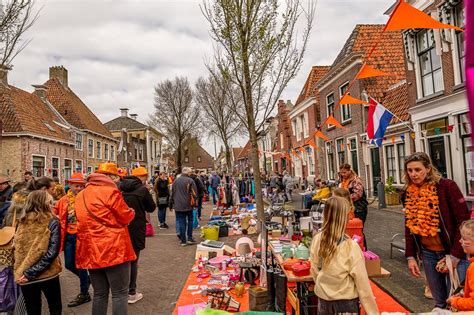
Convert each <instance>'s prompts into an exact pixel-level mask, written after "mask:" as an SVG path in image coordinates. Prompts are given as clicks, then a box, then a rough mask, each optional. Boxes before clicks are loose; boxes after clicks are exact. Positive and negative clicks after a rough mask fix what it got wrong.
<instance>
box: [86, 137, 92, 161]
mask: <svg viewBox="0 0 474 315" xmlns="http://www.w3.org/2000/svg"><path fill="white" fill-rule="evenodd" d="M87 151H88V152H87V156H88V157H90V158H93V157H94V140H92V139H89V141H88V142H87Z"/></svg>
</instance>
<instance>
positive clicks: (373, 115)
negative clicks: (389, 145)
mask: <svg viewBox="0 0 474 315" xmlns="http://www.w3.org/2000/svg"><path fill="white" fill-rule="evenodd" d="M392 117H393V114H392V113H391V112H390V111H389V110H388V109H386V108H385V107H383V106H382V104H380V103H379V102H377V101H376V100H374V99H373V98H372V97H369V119H368V121H367V136H368V137H369V139H371V140H372V142H373V143H375V144H376V145H377V146H378V147H380V146H381V145H382V141H383V136H384V135H385V130H387V127H388V125H390V121H391V120H392Z"/></svg>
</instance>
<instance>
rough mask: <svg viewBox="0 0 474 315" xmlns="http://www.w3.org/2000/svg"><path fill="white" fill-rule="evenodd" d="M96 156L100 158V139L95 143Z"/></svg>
mask: <svg viewBox="0 0 474 315" xmlns="http://www.w3.org/2000/svg"><path fill="white" fill-rule="evenodd" d="M96 158H98V159H101V158H102V145H101V143H100V141H97V145H96Z"/></svg>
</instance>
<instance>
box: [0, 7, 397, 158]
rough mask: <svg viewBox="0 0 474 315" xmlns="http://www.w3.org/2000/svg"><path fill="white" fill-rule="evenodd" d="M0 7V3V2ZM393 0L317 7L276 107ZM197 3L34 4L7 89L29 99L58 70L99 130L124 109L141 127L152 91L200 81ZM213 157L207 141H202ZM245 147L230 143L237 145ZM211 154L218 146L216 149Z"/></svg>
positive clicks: (202, 33) (204, 27) (203, 28)
mask: <svg viewBox="0 0 474 315" xmlns="http://www.w3.org/2000/svg"><path fill="white" fill-rule="evenodd" d="M0 1H1V0H0ZM394 2H395V0H319V1H318V3H317V13H316V19H315V27H314V30H313V32H312V35H311V38H310V43H309V45H308V50H307V52H306V56H305V61H304V64H303V67H302V69H301V70H300V72H299V74H298V76H297V77H296V78H295V79H294V80H293V81H292V82H290V84H289V86H288V88H287V89H286V90H285V92H284V93H283V95H282V99H285V100H286V99H290V100H292V101H295V100H296V98H297V96H298V94H299V92H300V91H301V88H302V86H303V84H304V82H305V80H306V77H307V75H308V73H309V70H310V69H311V66H313V65H329V64H331V63H332V61H333V60H334V58H335V57H336V55H337V54H338V52H339V51H340V49H341V48H342V46H343V45H344V43H345V41H346V39H347V37H348V36H349V35H350V33H351V32H352V30H353V28H354V26H355V25H356V24H371V23H385V22H386V21H387V19H388V17H387V16H384V15H383V13H384V12H385V11H386V10H387V9H388V8H389V7H390V6H391V5H392V4H393V3H394ZM200 3H201V1H199V0H172V1H164V0H113V1H112V0H110V1H108V0H37V7H38V8H39V7H42V10H41V13H40V17H39V20H38V22H37V23H36V24H35V25H34V26H33V28H32V29H31V30H30V31H29V32H28V33H27V34H26V35H25V39H32V42H31V43H30V44H29V46H28V47H27V48H26V49H25V50H24V51H23V52H22V53H21V54H20V55H19V56H18V57H17V58H16V59H15V60H14V61H13V65H14V68H13V70H12V71H11V73H10V74H9V82H10V84H12V85H15V86H17V87H20V88H23V89H25V90H27V91H32V87H31V84H39V83H43V82H45V81H46V80H47V79H48V68H49V67H50V66H54V65H63V66H64V67H66V68H67V69H68V72H69V86H70V87H71V88H72V89H73V90H74V91H75V92H76V93H77V94H78V95H79V96H80V97H81V99H82V100H83V101H84V102H85V103H86V104H87V105H88V106H89V107H90V108H91V109H92V111H93V112H94V113H95V114H96V115H97V116H98V117H99V119H100V120H101V121H102V122H107V121H109V120H111V119H113V118H115V117H117V116H118V115H120V112H119V108H121V107H128V108H130V113H137V114H138V119H139V120H141V121H142V122H145V121H146V119H147V117H148V115H149V114H151V113H153V88H154V86H155V85H156V83H157V82H159V81H161V80H164V79H172V78H174V77H175V76H176V75H179V76H187V77H188V78H189V79H190V82H191V83H192V84H193V85H194V82H195V81H196V80H197V78H198V77H200V76H203V75H206V71H205V67H204V60H205V59H207V58H209V57H211V56H212V42H211V39H210V37H209V33H208V24H207V21H206V20H205V19H204V17H203V16H202V14H201V11H200V8H199V4H200ZM202 142H203V143H204V144H205V145H204V147H205V148H206V149H207V150H208V151H209V153H211V154H212V155H214V145H213V141H206V139H204V141H202ZM244 142H245V139H240V140H239V141H235V143H240V144H244ZM218 146H219V144H218Z"/></svg>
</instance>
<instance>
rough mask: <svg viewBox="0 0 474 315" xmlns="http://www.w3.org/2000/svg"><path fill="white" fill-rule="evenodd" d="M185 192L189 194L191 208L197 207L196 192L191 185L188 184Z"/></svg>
mask: <svg viewBox="0 0 474 315" xmlns="http://www.w3.org/2000/svg"><path fill="white" fill-rule="evenodd" d="M187 190H188V192H189V205H190V206H191V207H192V208H194V207H197V205H198V202H197V197H196V192H195V191H194V189H193V187H192V186H191V184H188V189H187Z"/></svg>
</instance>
